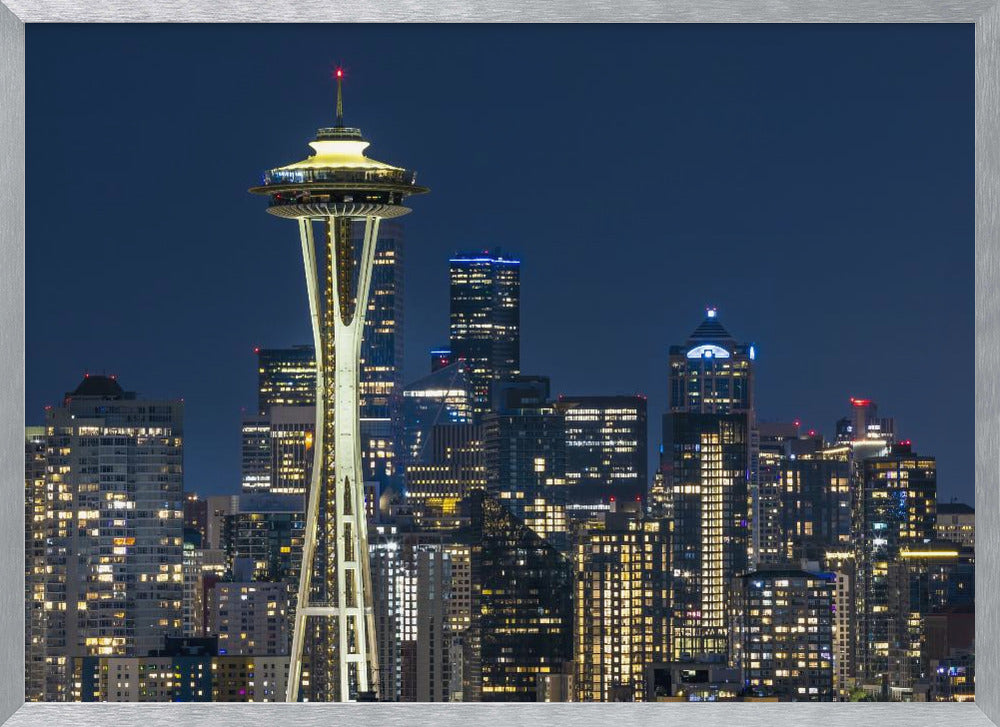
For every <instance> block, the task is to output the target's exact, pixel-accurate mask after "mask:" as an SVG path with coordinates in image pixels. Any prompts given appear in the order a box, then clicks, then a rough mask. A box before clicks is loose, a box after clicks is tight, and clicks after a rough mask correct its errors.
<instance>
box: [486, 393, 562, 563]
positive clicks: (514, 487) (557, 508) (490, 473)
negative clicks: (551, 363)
mask: <svg viewBox="0 0 1000 727" xmlns="http://www.w3.org/2000/svg"><path fill="white" fill-rule="evenodd" d="M548 394H549V382H548V379H547V378H545V377H529V376H519V377H514V378H511V379H508V380H506V381H503V382H500V383H499V384H498V385H496V386H494V399H495V401H494V404H495V410H494V411H492V412H490V413H489V414H487V415H486V417H485V418H484V419H483V450H484V464H485V466H486V491H487V492H488V493H490V494H491V495H493V496H494V497H496V498H497V500H498V501H499V502H501V503H502V504H503V505H504V506H505V507H506V508H507V509H508V510H510V512H511V513H512V514H513V515H514V517H516V518H518V519H519V520H521V521H522V522H524V523H525V524H526V525H527V526H528V527H530V528H531V529H532V530H533V531H534V532H535V533H536V534H538V535H540V536H541V537H544V538H548V539H549V540H550V542H552V543H553V544H555V546H556V547H557V548H559V549H560V550H562V551H563V552H568V550H569V541H568V534H569V529H568V524H567V521H566V495H567V492H566V489H567V488H566V429H565V425H564V421H563V415H562V413H561V412H559V411H558V410H557V409H556V408H555V406H553V404H552V403H551V402H549V401H548Z"/></svg>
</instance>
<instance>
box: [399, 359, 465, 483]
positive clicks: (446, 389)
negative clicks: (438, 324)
mask: <svg viewBox="0 0 1000 727" xmlns="http://www.w3.org/2000/svg"><path fill="white" fill-rule="evenodd" d="M471 399H472V393H471V390H470V388H469V377H468V373H467V370H466V364H465V362H464V361H456V362H455V363H453V364H451V365H450V366H445V367H443V368H440V369H438V370H436V371H434V372H433V373H431V374H429V375H427V376H424V377H423V378H421V379H418V380H417V381H414V382H413V383H412V384H408V385H407V386H406V388H404V389H403V447H402V453H401V454H402V460H403V463H404V466H409V465H412V464H426V463H428V462H429V461H430V459H431V445H430V439H431V430H432V429H433V428H434V427H435V426H437V425H439V424H466V423H468V422H470V421H471V420H472V402H471Z"/></svg>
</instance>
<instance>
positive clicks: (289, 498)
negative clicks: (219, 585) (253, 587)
mask: <svg viewBox="0 0 1000 727" xmlns="http://www.w3.org/2000/svg"><path fill="white" fill-rule="evenodd" d="M304 528H305V503H304V500H303V498H302V496H301V495H267V494H257V495H241V496H240V497H239V499H238V501H237V505H236V507H234V508H233V509H232V511H231V512H229V513H227V514H226V515H224V516H223V526H222V543H221V545H222V549H223V550H224V551H225V552H226V559H227V563H228V572H229V574H230V575H231V576H232V577H234V578H236V579H238V580H247V581H268V582H272V583H278V582H281V583H285V584H287V585H288V586H293V585H294V584H295V583H297V581H298V577H299V567H300V562H301V559H302V542H303V529H304Z"/></svg>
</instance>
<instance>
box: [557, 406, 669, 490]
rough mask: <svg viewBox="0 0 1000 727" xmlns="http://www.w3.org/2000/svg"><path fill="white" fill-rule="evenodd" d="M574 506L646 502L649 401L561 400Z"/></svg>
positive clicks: (567, 477)
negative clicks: (647, 411)
mask: <svg viewBox="0 0 1000 727" xmlns="http://www.w3.org/2000/svg"><path fill="white" fill-rule="evenodd" d="M556 409H557V410H558V411H561V412H562V414H563V419H564V421H565V428H566V487H567V500H568V501H569V503H571V504H591V503H595V502H608V501H609V500H610V499H611V498H614V499H615V500H616V501H618V502H623V501H626V500H628V501H635V500H644V499H645V498H646V488H647V487H648V485H649V483H648V481H647V474H646V473H647V456H646V397H645V396H641V395H639V394H636V395H633V396H562V395H560V396H559V398H558V401H557V402H556Z"/></svg>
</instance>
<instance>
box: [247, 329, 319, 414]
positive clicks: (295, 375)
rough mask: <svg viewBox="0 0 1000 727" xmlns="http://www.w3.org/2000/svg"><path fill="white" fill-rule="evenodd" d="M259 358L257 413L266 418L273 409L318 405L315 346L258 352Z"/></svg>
mask: <svg viewBox="0 0 1000 727" xmlns="http://www.w3.org/2000/svg"><path fill="white" fill-rule="evenodd" d="M254 353H255V354H257V413H258V414H259V415H261V416H263V417H266V416H267V415H268V414H269V413H270V412H271V407H272V406H314V405H315V404H316V353H315V349H314V348H313V347H312V346H292V347H291V348H259V347H258V348H255V349H254Z"/></svg>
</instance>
